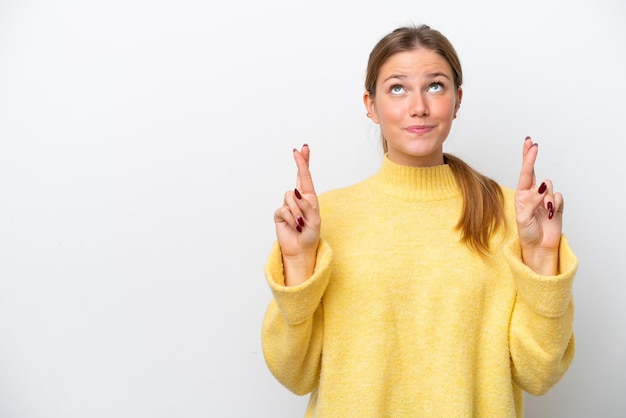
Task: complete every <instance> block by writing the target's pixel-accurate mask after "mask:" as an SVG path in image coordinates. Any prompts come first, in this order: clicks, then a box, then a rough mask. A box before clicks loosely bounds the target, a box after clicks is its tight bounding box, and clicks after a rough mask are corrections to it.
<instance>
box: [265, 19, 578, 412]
mask: <svg viewBox="0 0 626 418" xmlns="http://www.w3.org/2000/svg"><path fill="white" fill-rule="evenodd" d="M461 84H462V72H461V66H460V63H459V59H458V57H457V55H456V52H455V50H454V48H453V47H452V45H451V44H450V43H449V41H448V40H447V39H446V38H445V37H444V36H443V35H442V34H441V33H440V32H438V31H436V30H433V29H431V28H429V27H428V26H420V27H402V28H398V29H396V30H394V31H393V32H391V33H390V34H388V35H387V36H385V37H384V38H382V39H381V40H380V41H379V42H378V43H377V45H376V46H375V47H374V49H373V50H372V52H371V54H370V57H369V62H368V68H367V76H366V80H365V90H366V91H365V93H364V96H363V101H364V104H365V108H366V109H367V115H368V117H370V118H371V119H372V121H373V122H374V123H376V124H378V125H380V129H381V134H382V140H383V146H384V150H385V155H384V158H383V161H382V164H381V167H380V169H379V171H378V172H377V173H375V174H374V175H373V176H371V177H370V178H368V179H366V180H364V181H362V182H359V183H357V184H355V185H353V186H350V187H346V188H343V189H338V190H333V191H329V192H326V193H323V194H321V195H320V196H319V197H318V196H317V195H316V193H315V189H314V187H313V181H312V179H311V174H310V172H309V169H308V162H309V155H310V149H309V147H308V146H306V145H305V146H303V147H302V149H300V150H295V149H294V158H295V161H296V164H297V167H298V177H297V184H296V188H295V190H291V191H288V192H287V193H286V194H285V196H284V202H283V205H282V206H281V207H280V208H278V209H277V210H276V212H275V214H274V220H275V223H276V234H277V242H276V244H275V246H274V247H273V249H272V252H271V254H270V257H269V260H268V262H267V265H266V269H265V272H266V276H267V279H268V283H269V286H270V288H271V290H272V293H273V296H274V299H273V301H272V302H271V304H270V306H269V308H268V310H267V313H266V316H265V320H264V323H263V333H262V341H263V350H264V355H265V359H266V362H267V365H268V367H269V369H270V370H271V372H272V373H273V374H274V376H275V377H276V378H277V379H278V380H279V381H280V382H281V383H282V384H283V385H284V386H286V387H287V388H288V389H290V390H291V391H293V392H294V393H296V394H306V393H311V396H310V401H309V405H308V408H307V411H306V416H307V417H309V416H320V417H342V418H343V417H386V416H397V417H422V416H423V417H460V416H480V417H521V416H523V391H526V392H529V393H532V394H543V393H545V392H547V391H548V390H549V389H550V388H551V387H552V386H553V385H554V384H555V383H556V382H557V381H558V380H559V379H560V378H561V377H562V376H563V374H564V373H565V372H566V370H567V368H568V367H569V365H570V363H571V361H572V358H573V355H574V339H573V332H572V321H573V304H572V291H571V290H572V281H573V278H574V275H575V271H576V267H577V259H576V257H575V255H574V254H573V253H572V251H571V249H570V247H569V245H568V243H567V241H566V239H565V238H564V237H563V236H562V232H561V226H562V216H563V198H562V196H561V194H559V193H554V192H553V187H552V183H551V182H550V181H549V180H545V181H543V182H541V184H540V185H537V184H536V180H535V175H534V163H535V159H536V157H537V151H538V146H537V144H536V143H533V141H532V140H531V139H530V138H526V139H525V140H524V144H523V162H522V169H521V172H520V178H519V183H518V186H517V190H510V189H507V188H505V187H500V186H499V185H498V184H497V183H495V182H494V181H493V180H491V179H489V178H487V177H485V176H483V175H481V174H479V173H477V172H476V171H474V170H473V169H472V168H470V167H469V166H468V165H467V164H465V163H464V162H463V161H461V160H460V159H458V158H456V157H454V156H452V155H449V154H446V153H444V152H443V143H444V141H445V139H446V137H447V136H448V133H449V131H450V127H451V125H452V121H453V120H454V118H455V117H456V114H457V111H458V110H459V106H460V104H461V99H462V97H463V91H462V89H461Z"/></svg>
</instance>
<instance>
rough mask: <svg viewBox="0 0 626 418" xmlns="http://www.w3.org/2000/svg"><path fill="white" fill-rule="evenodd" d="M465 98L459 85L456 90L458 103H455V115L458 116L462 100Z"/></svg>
mask: <svg viewBox="0 0 626 418" xmlns="http://www.w3.org/2000/svg"><path fill="white" fill-rule="evenodd" d="M462 99H463V89H462V88H461V87H459V88H458V89H457V90H456V104H455V105H454V117H455V118H456V112H458V111H459V108H460V107H461V100H462Z"/></svg>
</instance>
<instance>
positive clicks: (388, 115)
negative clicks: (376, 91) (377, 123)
mask: <svg viewBox="0 0 626 418" xmlns="http://www.w3.org/2000/svg"><path fill="white" fill-rule="evenodd" d="M379 109H381V113H380V116H381V118H382V119H383V120H386V121H389V122H393V121H399V120H402V119H403V118H404V116H405V114H406V109H405V108H404V106H403V105H402V104H401V103H399V102H391V101H390V102H387V103H382V106H381V107H379Z"/></svg>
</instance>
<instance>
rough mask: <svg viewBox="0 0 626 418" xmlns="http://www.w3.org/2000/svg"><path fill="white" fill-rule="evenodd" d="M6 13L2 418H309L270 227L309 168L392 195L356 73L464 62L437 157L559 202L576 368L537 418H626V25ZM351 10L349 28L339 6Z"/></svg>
mask: <svg viewBox="0 0 626 418" xmlns="http://www.w3.org/2000/svg"><path fill="white" fill-rule="evenodd" d="M347 3H348V2H346V4H345V5H344V4H343V3H341V2H338V1H325V0H323V1H314V2H313V1H302V2H294V1H286V0H285V1H279V0H266V1H253V0H248V1H243V2H236V1H233V2H209V1H200V0H186V1H185V0H183V1H181V0H176V1H174V0H171V1H164V0H162V1H148V0H124V1H121V0H118V1H112V0H109V1H80V0H74V1H72V0H58V1H43V0H41V1H36V0H19V1H18V0H14V1H11V0H0V417H2V418H21V417H28V418H31V417H36V418H38V417H46V418H47V417H53V418H57V417H58V418H79V417H80V418H85V417H87V418H91V417H93V418H100V417H116V418H125V417H129V418H144V417H146V418H152V417H164V418H165V417H176V418H178V417H251V416H259V417H298V416H302V415H303V411H304V405H305V403H306V397H298V396H296V395H293V394H291V393H290V392H288V391H287V390H286V389H285V388H283V387H282V386H280V385H279V384H278V383H277V382H276V381H275V380H274V378H273V377H272V376H271V374H270V373H269V372H268V370H267V368H266V365H265V363H264V360H263V356H262V353H261V349H260V329H261V321H262V319H263V314H264V312H265V308H266V306H267V304H268V303H269V301H270V297H271V295H270V292H269V289H268V287H267V284H266V282H265V278H264V275H263V265H264V263H265V260H266V257H267V254H268V252H269V249H270V246H271V244H272V242H273V241H274V237H275V235H274V229H273V221H272V214H273V211H274V209H275V208H276V207H277V206H278V205H279V204H280V203H281V201H282V196H283V193H284V192H285V191H286V190H287V189H290V188H292V187H293V186H294V178H295V167H294V164H293V161H292V155H291V150H292V148H293V147H296V146H298V147H299V146H300V145H301V144H302V143H305V142H307V143H308V144H310V146H311V150H312V151H311V152H312V160H311V169H312V171H313V175H314V179H315V181H316V187H317V189H318V191H319V192H322V191H325V190H328V189H331V188H335V187H339V186H344V185H348V184H351V183H354V182H355V181H358V180H361V179H363V178H365V177H366V176H369V175H370V174H372V173H373V172H374V171H376V170H377V168H378V164H379V161H380V158H381V148H380V145H379V140H378V130H377V129H376V127H375V126H374V125H373V124H372V123H371V121H369V120H368V119H367V118H366V117H365V110H364V108H363V105H362V102H361V95H362V91H363V87H362V86H363V79H364V73H365V65H366V60H367V55H368V54H369V51H370V49H371V48H372V47H373V46H374V44H375V42H376V41H377V40H378V39H379V38H380V37H381V36H383V35H384V34H385V33H387V32H388V31H390V30H392V29H393V28H395V27H396V26H399V25H404V24H410V23H416V24H419V23H427V24H430V25H431V26H432V27H434V28H436V29H439V30H441V31H442V32H443V33H444V34H446V35H447V36H448V37H449V38H450V40H451V41H452V42H453V44H454V45H455V46H456V48H457V50H458V52H459V55H460V57H461V60H462V64H463V66H464V71H465V83H464V90H465V95H464V97H463V105H462V107H461V110H460V113H459V118H458V119H457V120H456V122H455V126H454V128H453V131H452V133H451V134H450V137H449V138H448V142H447V151H448V152H452V153H456V154H457V155H459V156H461V157H462V158H464V159H466V161H468V162H469V163H470V164H473V165H474V166H475V167H476V168H478V169H479V170H481V171H483V172H484V173H486V174H488V175H490V176H492V177H494V178H496V179H497V180H498V181H499V182H500V183H501V184H503V185H506V186H509V187H515V184H516V181H517V174H518V172H519V167H520V161H521V147H522V142H523V138H524V137H525V136H526V135H531V136H532V137H533V139H535V140H536V141H537V142H539V144H540V145H539V149H540V154H539V161H538V163H537V166H536V168H537V175H538V177H540V178H550V179H552V180H553V181H554V184H555V187H556V189H558V190H560V191H561V192H563V194H564V195H565V200H566V210H565V214H566V216H565V233H566V235H567V236H568V238H569V240H570V242H571V245H572V247H573V248H574V250H575V251H576V253H577V255H578V256H579V259H580V268H579V272H578V275H577V278H576V282H575V288H574V292H575V300H576V321H575V332H576V337H577V354H576V358H575V360H574V363H573V364H572V367H571V368H570V370H569V372H568V374H567V375H566V376H565V377H564V378H563V380H562V381H561V382H560V383H559V384H558V385H557V386H556V387H555V388H554V389H553V390H552V391H551V392H550V393H549V394H548V395H546V396H544V397H541V398H535V397H532V396H527V416H529V417H565V416H567V417H591V416H594V417H618V416H624V411H625V410H626V397H625V396H624V387H626V357H625V356H624V352H626V328H625V326H624V322H625V319H626V303H624V294H626V284H625V283H626V275H625V273H626V256H625V254H624V253H625V250H626V238H625V237H626V227H625V221H624V214H625V213H626V193H625V187H624V180H625V179H626V168H625V166H626V164H625V163H624V157H623V153H624V145H623V142H624V139H625V138H624V131H625V128H626V122H625V120H626V106H625V105H624V100H625V97H626V83H625V81H624V77H625V75H626V52H625V51H626V29H625V26H624V22H625V21H626V5H625V4H626V3H624V2H623V1H621V0H594V1H591V0H585V1H553V2H549V1H523V2H521V1H520V2H502V1H495V0H494V1H486V0H482V1H474V2H467V1H462V0H458V1H452V0H448V1H444V0H439V1H431V2H419V1H409V0H402V1H384V2H381V1H360V2H355V3H354V4H350V5H348V4H347ZM350 3H352V2H350Z"/></svg>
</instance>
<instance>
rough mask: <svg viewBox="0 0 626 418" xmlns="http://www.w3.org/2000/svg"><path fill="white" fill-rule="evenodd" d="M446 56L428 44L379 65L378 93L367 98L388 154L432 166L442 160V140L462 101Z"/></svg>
mask: <svg viewBox="0 0 626 418" xmlns="http://www.w3.org/2000/svg"><path fill="white" fill-rule="evenodd" d="M462 94H463V92H462V90H461V88H456V87H455V86H454V76H453V73H452V68H451V67H450V64H448V61H446V59H445V58H443V57H442V56H441V55H439V54H438V53H436V52H434V51H432V50H429V49H424V48H420V49H415V50H411V51H406V52H399V53H397V54H395V55H392V56H391V57H390V58H389V59H388V60H387V61H386V62H385V63H384V64H383V66H382V67H381V68H380V73H379V75H378V79H377V80H376V95H375V97H371V95H370V94H369V92H365V94H364V96H363V101H364V103H365V107H366V108H367V112H368V113H369V114H370V115H371V118H372V120H373V121H374V122H375V123H377V124H379V125H380V129H381V131H382V134H383V136H384V138H385V139H386V140H387V146H388V155H389V159H390V160H391V161H393V162H395V163H397V164H401V165H408V166H415V167H428V166H435V165H440V164H443V143H444V141H445V140H446V138H447V137H448V133H449V132H450V127H451V126H452V120H453V119H454V118H455V117H456V112H457V110H458V108H459V105H460V103H461V97H462Z"/></svg>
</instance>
